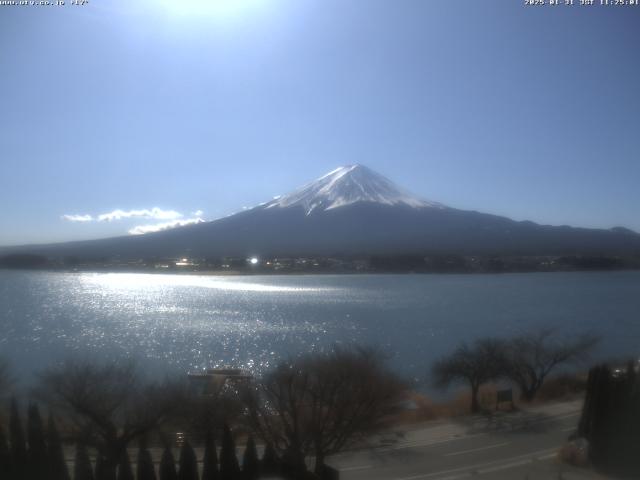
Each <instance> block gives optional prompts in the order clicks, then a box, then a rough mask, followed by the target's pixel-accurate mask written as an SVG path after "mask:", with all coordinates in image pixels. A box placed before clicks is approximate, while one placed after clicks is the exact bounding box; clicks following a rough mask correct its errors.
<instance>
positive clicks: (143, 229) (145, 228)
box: [129, 217, 204, 235]
mask: <svg viewBox="0 0 640 480" xmlns="http://www.w3.org/2000/svg"><path fill="white" fill-rule="evenodd" d="M202 222H204V220H203V219H202V218H200V217H198V218H185V219H183V220H174V221H172V222H163V223H156V224H153V225H138V226H137V227H133V228H132V229H131V230H129V233H130V234H131V235H144V234H145V233H153V232H160V231H162V230H169V229H171V228H176V227H183V226H185V225H193V224H196V223H202Z"/></svg>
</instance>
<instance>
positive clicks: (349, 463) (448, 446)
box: [328, 402, 603, 480]
mask: <svg viewBox="0 0 640 480" xmlns="http://www.w3.org/2000/svg"><path fill="white" fill-rule="evenodd" d="M580 408H581V402H570V403H559V404H552V405H546V406H543V407H539V408H537V409H531V410H527V411H525V412H518V413H514V414H504V413H500V414H496V415H494V416H492V417H469V418H464V419H460V420H457V421H455V422H440V423H431V424H425V425H423V426H421V427H419V428H414V429H413V430H409V431H405V432H400V433H399V434H390V435H387V436H386V437H381V438H377V439H375V440H374V442H373V443H374V445H372V448H370V449H367V450H362V451H357V452H351V453H347V454H342V455H340V456H336V457H333V458H332V459H331V460H330V461H329V462H328V463H330V464H331V465H333V466H335V467H337V468H339V469H340V471H341V474H340V478H341V479H342V480H377V479H385V480H421V479H424V480H457V479H464V478H470V477H472V478H486V479H495V480H501V479H504V480H507V479H508V480H519V479H527V480H538V479H540V480H542V479H554V480H555V479H559V478H562V479H565V480H571V479H596V478H603V477H600V476H596V475H594V474H591V473H589V472H585V471H583V470H578V469H573V468H570V467H567V466H566V465H562V464H560V463H559V462H558V461H557V460H556V456H557V451H558V448H559V447H560V446H561V445H562V444H563V443H564V442H565V441H566V439H567V437H568V436H569V435H570V434H571V432H573V431H574V430H575V427H576V425H577V422H578V419H579V416H580ZM560 473H561V476H559V474H560Z"/></svg>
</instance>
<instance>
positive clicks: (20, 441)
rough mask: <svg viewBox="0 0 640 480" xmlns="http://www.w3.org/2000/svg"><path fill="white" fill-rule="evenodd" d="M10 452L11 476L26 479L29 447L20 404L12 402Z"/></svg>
mask: <svg viewBox="0 0 640 480" xmlns="http://www.w3.org/2000/svg"><path fill="white" fill-rule="evenodd" d="M9 443H10V445H11V447H10V449H9V451H10V453H11V474H12V475H13V478H14V479H15V480H24V479H25V478H26V466H27V447H26V445H25V439H24V430H23V429H22V421H21V420H20V412H19V410H18V402H16V399H15V398H14V399H12V400H11V413H10V416H9Z"/></svg>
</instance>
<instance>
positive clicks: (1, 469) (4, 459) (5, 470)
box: [0, 423, 11, 478]
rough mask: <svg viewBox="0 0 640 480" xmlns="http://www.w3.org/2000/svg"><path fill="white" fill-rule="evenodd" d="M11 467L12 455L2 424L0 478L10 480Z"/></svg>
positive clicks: (0, 428) (0, 433) (0, 427)
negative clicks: (8, 479)
mask: <svg viewBox="0 0 640 480" xmlns="http://www.w3.org/2000/svg"><path fill="white" fill-rule="evenodd" d="M10 466H11V454H10V453H9V444H8V443H7V436H6V434H5V433H4V428H3V427H2V424H1V423H0V478H9V474H10V470H9V468H10Z"/></svg>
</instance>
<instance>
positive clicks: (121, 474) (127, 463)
mask: <svg viewBox="0 0 640 480" xmlns="http://www.w3.org/2000/svg"><path fill="white" fill-rule="evenodd" d="M118 480H135V478H134V476H133V468H131V459H130V458H129V452H128V451H127V450H126V449H125V451H124V453H123V454H122V457H120V462H118Z"/></svg>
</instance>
